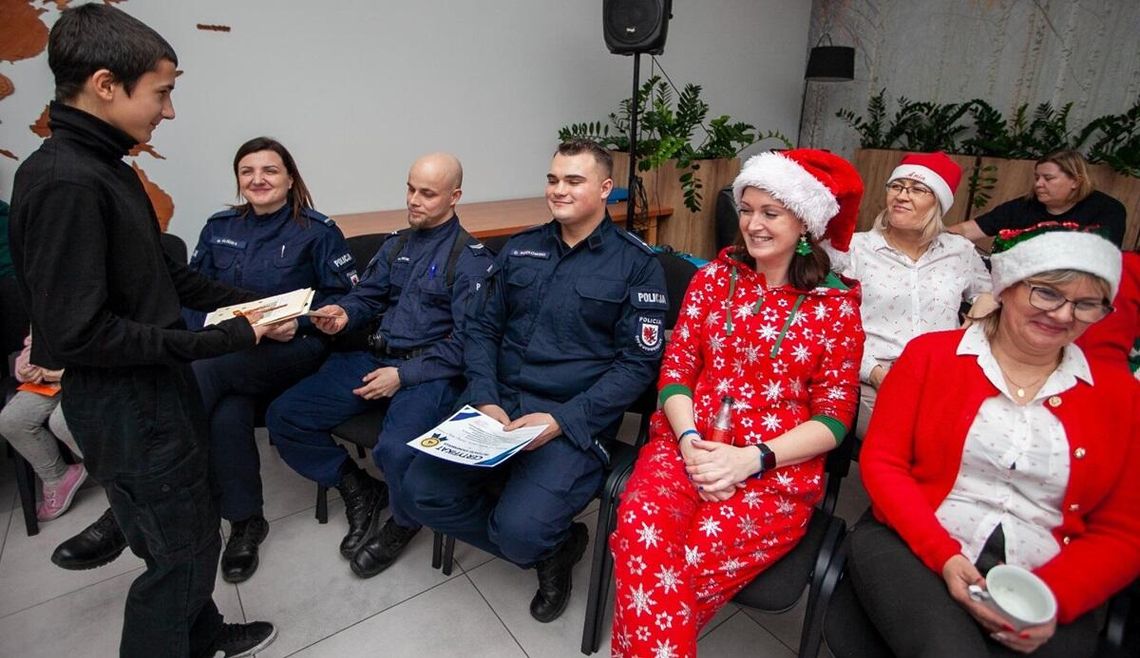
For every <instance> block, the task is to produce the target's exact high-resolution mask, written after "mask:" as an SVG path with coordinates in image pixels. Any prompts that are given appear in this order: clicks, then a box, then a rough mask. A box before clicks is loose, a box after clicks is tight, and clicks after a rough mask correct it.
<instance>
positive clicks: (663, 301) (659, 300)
mask: <svg viewBox="0 0 1140 658" xmlns="http://www.w3.org/2000/svg"><path fill="white" fill-rule="evenodd" d="M629 302H630V304H632V305H633V306H634V308H645V309H659V310H662V311H664V310H666V309H668V308H669V297H668V296H667V295H666V294H665V291H664V290H661V289H660V288H654V287H651V286H636V287H633V288H630V289H629Z"/></svg>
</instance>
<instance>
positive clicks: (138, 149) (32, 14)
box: [0, 0, 229, 231]
mask: <svg viewBox="0 0 1140 658" xmlns="http://www.w3.org/2000/svg"><path fill="white" fill-rule="evenodd" d="M69 2H70V0H41V2H40V4H44V5H55V9H56V10H57V11H63V10H64V9H66V8H67V5H68V4H69ZM121 2H125V0H103V3H104V4H108V5H113V4H118V3H121ZM34 4H36V3H35V0H0V16H3V17H4V18H3V20H0V61H2V62H16V61H19V60H24V59H31V58H33V57H36V56H38V55H40V54H41V53H42V52H43V51H44V49H45V48H47V40H48V32H49V30H48V26H47V25H46V24H45V23H44V22H43V20H42V19H41V18H40V16H41V15H42V14H45V13H47V11H48V10H47V9H43V8H37V7H34V6H33V5H34ZM219 27H224V26H219ZM225 31H227V32H228V31H229V28H228V27H226V28H225ZM179 74H181V71H179ZM15 92H16V88H15V86H14V85H13V84H12V81H11V79H9V78H8V77H7V76H5V75H3V74H0V101H3V100H4V99H5V98H7V97H9V96H11V95H13V94H14V93H15ZM0 108H2V106H0ZM28 129H29V130H31V131H32V132H33V133H35V134H36V135H38V136H40V137H42V138H44V139H46V138H47V137H48V136H49V135H50V134H51V129H50V128H49V127H48V108H47V106H46V105H45V106H44V109H43V111H42V112H41V113H40V115H39V116H38V117H37V118H36V120H35V121H34V122H33V123H32V124H31V125H29V126H28ZM142 153H146V154H147V155H149V156H151V157H152V158H156V159H158V160H165V159H166V158H165V156H163V155H161V154H159V153H158V151H156V150H155V149H154V147H153V146H151V145H150V144H139V145H137V146H135V147H134V148H133V149H131V152H130V154H129V155H130V157H132V158H135V160H134V161H132V162H131V167H132V168H133V169H134V170H135V173H137V174H138V176H139V179H140V180H141V181H142V183H143V187H144V188H145V189H146V193H147V196H149V197H150V201H151V204H152V205H153V206H154V211H155V214H156V215H157V216H158V223H159V226H161V227H162V230H163V231H165V230H166V227H167V226H168V225H169V224H170V219H171V217H173V216H174V200H173V199H172V198H171V197H170V195H169V194H168V193H167V192H166V191H165V190H163V189H162V188H161V187H160V186H159V185H158V184H156V183H155V182H154V181H152V180H150V177H148V176H147V174H146V172H145V171H144V170H143V169H142V167H140V166H139V163H138V157H139V156H140V155H141V154H142ZM25 155H26V154H25ZM0 156H4V157H7V158H11V159H12V160H19V159H20V156H19V155H17V154H15V153H13V152H12V151H11V150H10V149H5V148H0Z"/></svg>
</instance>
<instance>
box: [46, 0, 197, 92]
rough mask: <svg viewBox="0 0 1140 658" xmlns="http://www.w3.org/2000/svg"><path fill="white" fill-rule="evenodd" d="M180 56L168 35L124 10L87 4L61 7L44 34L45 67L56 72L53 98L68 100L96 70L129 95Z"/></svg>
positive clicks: (176, 60) (175, 63)
mask: <svg viewBox="0 0 1140 658" xmlns="http://www.w3.org/2000/svg"><path fill="white" fill-rule="evenodd" d="M164 59H168V60H170V62H171V63H172V64H174V65H176V66H177V64H178V55H175V54H174V48H173V47H171V45H170V44H169V43H167V41H166V39H163V38H162V36H161V35H160V34H159V33H158V32H155V31H154V30H152V29H151V28H149V27H147V26H146V24H145V23H143V22H142V21H140V20H139V19H137V18H135V17H133V16H131V15H129V14H127V13H126V12H124V11H122V10H119V9H115V8H114V7H108V6H107V5H104V4H97V3H94V2H92V3H89V4H85V5H80V6H78V7H73V8H70V9H65V10H64V11H63V13H61V14H60V15H59V20H57V21H56V22H55V25H53V26H52V28H51V35H50V36H49V37H48V66H49V67H51V72H52V73H53V74H54V75H55V99H56V100H57V101H69V100H72V99H74V98H75V97H76V96H78V95H79V92H81V91H82V90H83V85H84V84H86V83H87V79H88V78H90V77H91V75H92V74H94V73H95V72H96V71H98V70H99V69H107V70H108V71H110V72H111V75H113V76H115V81H116V82H119V83H120V84H122V85H123V90H124V91H126V92H127V95H128V96H130V95H131V93H132V92H133V91H134V90H135V85H136V84H138V81H139V78H141V77H142V76H143V75H144V74H146V73H147V72H148V71H153V70H155V69H156V68H157V67H158V63H159V61H161V60H164Z"/></svg>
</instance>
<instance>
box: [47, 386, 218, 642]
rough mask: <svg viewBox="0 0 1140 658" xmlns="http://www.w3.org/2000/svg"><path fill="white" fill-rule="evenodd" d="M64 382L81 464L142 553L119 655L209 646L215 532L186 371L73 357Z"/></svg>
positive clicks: (202, 432) (214, 625)
mask: <svg viewBox="0 0 1140 658" xmlns="http://www.w3.org/2000/svg"><path fill="white" fill-rule="evenodd" d="M63 386H64V389H65V390H67V395H66V396H64V399H63V407H64V413H65V414H66V415H67V419H68V423H69V425H70V427H71V431H72V433H73V434H74V436H75V439H76V441H77V442H78V444H79V447H80V449H81V450H83V454H84V458H85V459H84V462H85V464H86V467H87V470H88V472H89V473H90V474H91V476H92V478H94V480H95V481H96V482H98V483H99V484H101V485H102V486H103V487H104V488H105V489H106V491H107V498H108V500H109V501H110V503H111V511H112V512H113V513H114V516H115V520H116V521H117V522H118V524H119V527H120V528H121V529H122V531H123V534H124V536H126V538H127V543H128V544H129V545H130V547H131V551H132V552H134V554H135V555H137V556H139V557H140V558H142V559H143V561H144V562H146V570H145V571H144V572H143V573H142V575H140V576H139V577H138V578H136V579H135V581H134V582H133V583H132V584H131V589H130V592H129V593H128V595H127V602H126V609H125V612H124V616H123V634H122V639H121V642H120V648H119V651H120V655H121V656H130V657H135V656H138V657H144V656H145V657H148V658H149V657H153V656H171V657H184V656H190V657H197V656H203V655H211V653H210V650H211V648H212V646H213V644H214V641H215V640H216V638H217V635H218V632H219V631H220V629H221V624H222V616H221V614H220V613H219V612H218V609H217V607H216V606H215V605H214V602H213V600H212V594H213V590H214V577H215V574H216V571H217V567H218V554H219V552H220V551H221V541H220V537H219V532H218V524H219V517H218V506H217V494H216V491H214V490H213V489H212V488H211V485H210V478H209V475H208V461H209V460H208V455H207V450H208V446H207V439H206V422H205V416H204V414H203V412H202V405H201V400H200V399H199V395H198V387H197V384H196V382H195V381H194V374H193V372H192V371H191V370H190V367H189V366H188V365H180V366H132V367H124V368H114V369H112V368H106V369H99V368H81V367H76V366H72V367H71V368H68V370H67V371H66V373H64V380H63Z"/></svg>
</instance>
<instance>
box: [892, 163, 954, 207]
mask: <svg viewBox="0 0 1140 658" xmlns="http://www.w3.org/2000/svg"><path fill="white" fill-rule="evenodd" d="M900 178H909V179H910V180H912V181H915V182H917V183H922V184H923V185H925V186H927V187H929V188H930V190H931V191H932V192H934V196H935V198H937V199H938V205H939V206H941V208H942V214H944V215H945V214H946V213H948V212H950V206H952V205H954V192H953V191H951V190H950V186H949V185H947V184H946V181H945V180H944V179H943V178H942V177H941V176H939V175H938V174H936V173H934V171H933V170H932V169H929V168H927V167H923V166H922V165H915V164H901V165H899V166H897V167H895V170H894V171H892V172H891V177H890V178H888V179H887V182H888V183H892V182H894V181H897V180H898V179H900Z"/></svg>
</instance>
